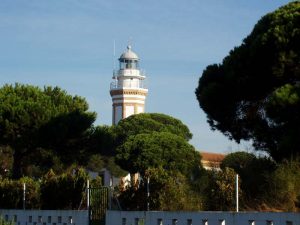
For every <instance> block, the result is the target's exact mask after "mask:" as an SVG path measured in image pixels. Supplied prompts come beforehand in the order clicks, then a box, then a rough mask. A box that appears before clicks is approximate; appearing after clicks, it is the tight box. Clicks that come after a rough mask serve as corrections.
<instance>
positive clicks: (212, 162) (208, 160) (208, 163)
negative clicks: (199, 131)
mask: <svg viewBox="0 0 300 225" xmlns="http://www.w3.org/2000/svg"><path fill="white" fill-rule="evenodd" d="M200 155H201V157H202V158H201V163H202V165H203V167H204V169H207V170H212V169H217V170H218V169H220V165H221V162H222V161H223V159H224V158H225V156H226V155H225V154H221V153H213V152H200Z"/></svg>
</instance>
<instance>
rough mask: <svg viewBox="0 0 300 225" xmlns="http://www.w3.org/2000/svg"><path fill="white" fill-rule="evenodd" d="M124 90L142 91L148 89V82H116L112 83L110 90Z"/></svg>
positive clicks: (135, 80)
mask: <svg viewBox="0 0 300 225" xmlns="http://www.w3.org/2000/svg"><path fill="white" fill-rule="evenodd" d="M124 88H132V89H134V88H142V89H147V85H146V80H137V79H134V80H122V81H118V80H114V81H113V82H111V83H110V90H115V89H124Z"/></svg>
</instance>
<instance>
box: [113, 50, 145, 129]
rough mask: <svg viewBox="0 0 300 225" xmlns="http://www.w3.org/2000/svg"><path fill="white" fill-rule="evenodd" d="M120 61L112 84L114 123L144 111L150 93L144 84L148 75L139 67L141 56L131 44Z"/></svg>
mask: <svg viewBox="0 0 300 225" xmlns="http://www.w3.org/2000/svg"><path fill="white" fill-rule="evenodd" d="M119 62H120V67H119V69H118V70H117V71H114V72H113V79H114V81H113V82H112V83H111V85H110V95H111V97H112V102H113V105H112V123H113V125H116V124H117V123H118V122H119V121H120V120H121V119H124V118H126V117H128V116H131V115H133V114H138V113H143V112H144V111H145V99H146V96H147V93H148V89H147V88H146V86H145V84H144V83H145V79H146V76H145V75H144V74H143V73H142V72H141V70H140V69H139V57H138V55H137V54H136V53H135V52H133V51H132V50H131V46H130V45H128V46H127V50H126V51H125V52H124V53H123V54H122V55H121V56H120V58H119Z"/></svg>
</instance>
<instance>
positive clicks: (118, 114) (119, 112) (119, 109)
mask: <svg viewBox="0 0 300 225" xmlns="http://www.w3.org/2000/svg"><path fill="white" fill-rule="evenodd" d="M115 110H116V111H115V124H117V123H118V122H119V121H120V120H121V119H122V118H123V115H122V114H123V113H122V106H116V109H115Z"/></svg>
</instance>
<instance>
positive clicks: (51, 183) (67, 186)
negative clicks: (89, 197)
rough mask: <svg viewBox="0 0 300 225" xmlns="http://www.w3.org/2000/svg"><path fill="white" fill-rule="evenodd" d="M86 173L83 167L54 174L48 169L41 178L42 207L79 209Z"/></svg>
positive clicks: (84, 188)
mask: <svg viewBox="0 0 300 225" xmlns="http://www.w3.org/2000/svg"><path fill="white" fill-rule="evenodd" d="M87 179H88V175H87V174H86V173H85V171H84V170H83V169H77V170H75V171H72V172H69V173H63V174H61V175H55V174H54V172H53V171H52V170H50V171H49V172H48V173H47V174H46V175H45V176H44V177H43V179H42V183H41V202H42V206H41V207H42V209H79V208H80V206H81V204H82V202H83V200H84V197H85V190H86V182H87Z"/></svg>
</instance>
